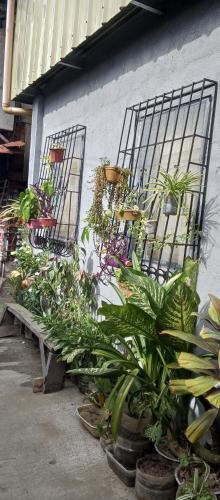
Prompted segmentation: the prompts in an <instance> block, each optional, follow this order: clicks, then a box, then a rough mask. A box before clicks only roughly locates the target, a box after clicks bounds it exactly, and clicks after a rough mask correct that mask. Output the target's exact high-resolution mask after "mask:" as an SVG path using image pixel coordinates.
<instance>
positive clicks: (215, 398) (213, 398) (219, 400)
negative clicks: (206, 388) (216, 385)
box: [206, 389, 220, 408]
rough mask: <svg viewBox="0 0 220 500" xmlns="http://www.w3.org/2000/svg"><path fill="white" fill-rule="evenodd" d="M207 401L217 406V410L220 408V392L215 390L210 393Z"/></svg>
mask: <svg viewBox="0 0 220 500" xmlns="http://www.w3.org/2000/svg"><path fill="white" fill-rule="evenodd" d="M206 399H207V400H208V401H209V403H211V405H213V406H215V407H216V408H220V391H219V390H217V389H216V390H215V391H212V392H210V394H209V395H208V396H206Z"/></svg>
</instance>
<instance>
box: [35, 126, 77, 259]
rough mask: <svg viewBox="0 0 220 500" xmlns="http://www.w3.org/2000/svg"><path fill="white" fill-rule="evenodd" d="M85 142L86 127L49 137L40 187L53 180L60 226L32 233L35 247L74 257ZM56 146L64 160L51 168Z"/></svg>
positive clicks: (57, 217) (54, 206)
mask: <svg viewBox="0 0 220 500" xmlns="http://www.w3.org/2000/svg"><path fill="white" fill-rule="evenodd" d="M85 139H86V127H85V126H83V125H75V126H73V127H70V128H68V129H65V130H62V131H60V132H57V133H55V134H52V135H49V136H47V137H46V141H45V147H44V153H43V157H42V160H41V168H40V177H39V186H41V184H42V183H43V182H44V181H45V180H47V179H49V178H51V179H52V181H53V185H54V189H55V194H54V196H53V200H52V204H53V217H54V218H55V219H57V224H56V226H55V227H53V228H40V229H32V230H30V232H29V240H30V243H31V244H32V246H33V247H34V248H41V249H48V250H50V251H51V252H53V253H55V254H57V255H63V256H68V255H70V254H71V247H72V245H73V244H74V242H75V241H76V240H77V238H78V229H79V216H80V203H81V191H82V176H83V164H84V151H85ZM54 144H57V145H59V144H61V145H62V147H63V148H64V150H65V152H64V158H63V161H62V162H59V163H53V164H52V166H51V167H50V165H49V163H48V159H49V154H50V148H51V146H52V145H54Z"/></svg>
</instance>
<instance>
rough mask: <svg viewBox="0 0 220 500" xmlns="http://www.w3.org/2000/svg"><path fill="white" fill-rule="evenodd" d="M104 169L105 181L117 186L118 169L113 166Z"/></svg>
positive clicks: (118, 179)
mask: <svg viewBox="0 0 220 500" xmlns="http://www.w3.org/2000/svg"><path fill="white" fill-rule="evenodd" d="M104 168H105V177H106V180H107V181H108V182H110V183H111V184H118V183H119V181H120V179H121V172H120V170H119V168H118V167H117V166H113V165H106V166H105V167H104Z"/></svg>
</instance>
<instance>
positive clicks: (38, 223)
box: [27, 217, 57, 229]
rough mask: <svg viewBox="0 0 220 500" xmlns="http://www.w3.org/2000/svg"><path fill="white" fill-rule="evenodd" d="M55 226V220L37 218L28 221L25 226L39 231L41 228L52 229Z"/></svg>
mask: <svg viewBox="0 0 220 500" xmlns="http://www.w3.org/2000/svg"><path fill="white" fill-rule="evenodd" d="M56 224H57V219H53V218H49V217H48V218H46V217H39V219H30V220H29V222H28V224H27V226H28V228H29V229H39V228H42V227H54V226H56Z"/></svg>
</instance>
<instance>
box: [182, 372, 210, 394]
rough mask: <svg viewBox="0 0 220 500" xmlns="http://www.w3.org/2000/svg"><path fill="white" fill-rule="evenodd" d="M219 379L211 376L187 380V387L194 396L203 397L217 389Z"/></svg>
mask: <svg viewBox="0 0 220 500" xmlns="http://www.w3.org/2000/svg"><path fill="white" fill-rule="evenodd" d="M216 383H217V379H216V378H214V377H209V376H201V377H195V378H190V379H187V380H185V384H186V387H187V389H188V391H189V392H191V393H192V394H193V395H194V396H202V394H205V393H206V392H208V391H210V389H212V388H213V387H215V385H216Z"/></svg>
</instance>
